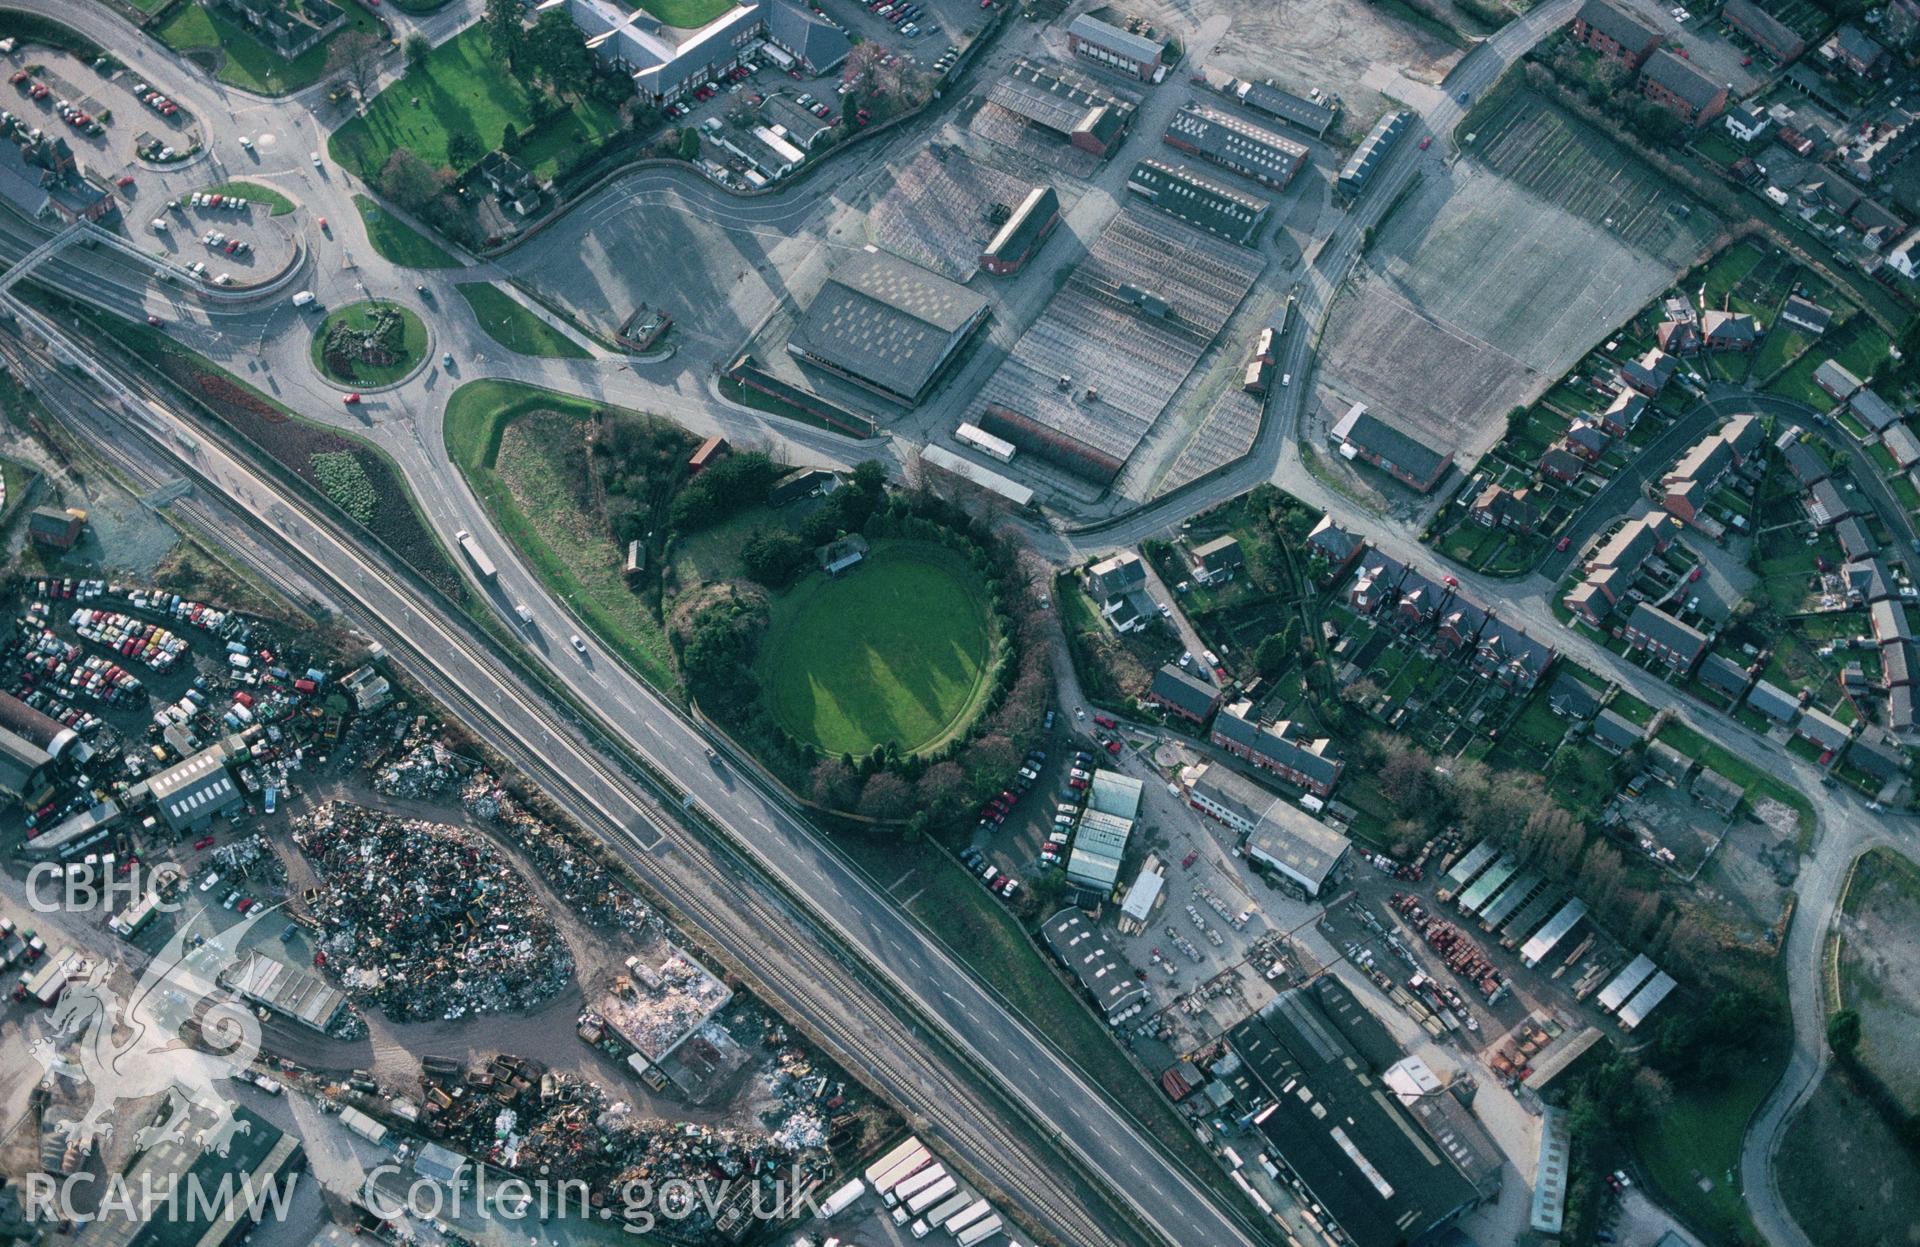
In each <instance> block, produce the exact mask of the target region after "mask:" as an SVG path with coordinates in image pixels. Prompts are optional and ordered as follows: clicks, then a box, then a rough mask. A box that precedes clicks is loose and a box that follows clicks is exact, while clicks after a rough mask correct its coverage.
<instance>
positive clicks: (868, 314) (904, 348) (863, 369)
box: [787, 249, 987, 407]
mask: <svg viewBox="0 0 1920 1247" xmlns="http://www.w3.org/2000/svg"><path fill="white" fill-rule="evenodd" d="M986 319H987V301H986V299H985V298H983V297H982V296H980V295H977V294H974V293H973V292H972V291H970V290H968V289H967V288H966V287H964V286H960V285H956V284H955V283H953V282H950V281H948V280H947V279H946V278H944V277H941V276H939V275H937V274H935V273H930V272H928V271H927V270H925V269H923V268H921V267H919V266H918V265H915V264H910V263H908V262H907V261H905V260H902V259H900V258H898V257H897V256H892V255H888V254H887V253H886V252H884V251H880V250H877V249H868V250H865V251H861V252H859V253H857V254H856V255H854V256H853V257H852V258H851V259H848V260H846V261H843V262H842V263H841V265H840V266H839V267H838V268H836V269H835V270H834V271H833V276H832V277H831V278H830V279H829V280H828V282H827V284H826V286H825V287H824V288H822V289H821V291H820V293H819V294H817V295H815V296H814V299H813V303H812V305H811V306H810V307H808V309H807V314H806V317H805V318H804V319H803V320H802V321H801V322H800V325H799V327H798V328H797V329H796V330H795V331H794V333H793V337H792V338H791V339H790V340H789V341H788V343H787V350H788V351H789V352H791V353H792V354H793V356H794V357H795V358H797V359H799V360H801V361H802V362H803V363H807V364H812V365H813V366H815V367H817V368H821V369H824V370H825V371H827V372H830V373H832V374H833V375H835V376H837V377H840V378H842V379H843V380H847V381H851V382H853V383H854V384H855V385H858V386H861V387H863V388H865V389H868V390H871V391H873V392H874V393H876V394H879V395H881V396H882V397H884V398H888V399H891V400H892V401H894V402H896V403H900V404H902V405H903V406H907V407H911V406H914V405H915V404H917V403H918V402H919V401H920V400H921V399H922V398H924V397H926V394H927V391H928V390H929V389H930V388H932V386H933V383H934V379H935V378H936V377H938V376H939V375H940V372H941V370H942V369H943V368H945V367H946V366H947V364H948V363H949V362H951V361H952V360H953V358H954V356H955V355H956V354H958V353H959V351H960V348H961V347H962V346H964V345H965V344H966V341H967V339H968V338H970V337H971V336H972V335H973V333H974V331H975V330H977V329H979V328H980V326H981V325H983V324H985V323H986Z"/></svg>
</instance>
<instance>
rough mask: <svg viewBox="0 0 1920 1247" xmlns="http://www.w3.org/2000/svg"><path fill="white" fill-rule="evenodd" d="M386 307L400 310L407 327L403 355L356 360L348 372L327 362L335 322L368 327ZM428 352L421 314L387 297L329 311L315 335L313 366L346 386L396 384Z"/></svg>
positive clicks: (402, 343)
mask: <svg viewBox="0 0 1920 1247" xmlns="http://www.w3.org/2000/svg"><path fill="white" fill-rule="evenodd" d="M382 308H396V309H398V310H399V312H400V322H401V325H402V326H403V329H402V332H401V339H400V351H399V358H398V359H396V360H394V362H393V363H391V364H378V365H376V364H367V363H361V362H358V361H355V362H354V363H352V364H351V365H350V366H349V368H348V370H347V371H346V372H344V373H341V372H335V371H334V370H333V369H332V368H330V367H329V366H328V365H327V362H326V358H325V355H326V352H325V350H324V348H325V345H326V341H327V334H328V333H329V332H331V331H332V329H333V326H335V325H347V326H350V327H352V328H353V329H356V330H364V329H367V328H369V327H371V326H372V324H373V315H374V313H375V312H376V311H377V310H379V309H382ZM426 353H427V327H426V326H425V325H424V324H422V323H421V321H420V317H419V316H418V315H417V314H415V313H414V311H413V309H411V308H407V307H402V306H401V305H400V304H398V303H390V302H388V301H386V300H384V299H366V300H363V301H362V302H359V303H349V304H347V305H346V306H345V307H338V308H335V309H334V310H333V311H331V312H328V313H327V318H326V319H325V320H323V321H321V322H320V327H319V328H318V329H316V330H314V334H313V366H314V367H315V368H318V369H319V370H320V372H321V374H322V375H323V376H327V377H331V378H332V379H333V380H335V381H338V382H340V383H341V384H342V385H366V386H374V385H392V384H393V383H394V382H395V381H398V380H400V379H402V378H403V377H405V376H406V375H407V374H408V373H410V372H412V371H413V370H414V367H415V366H416V365H418V364H419V362H420V360H421V358H422V357H423V356H425V355H426Z"/></svg>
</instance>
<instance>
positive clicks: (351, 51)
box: [327, 30, 380, 109]
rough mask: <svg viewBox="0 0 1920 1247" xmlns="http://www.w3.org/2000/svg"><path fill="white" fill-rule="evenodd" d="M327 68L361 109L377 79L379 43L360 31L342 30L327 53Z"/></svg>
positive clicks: (364, 105) (365, 104)
mask: <svg viewBox="0 0 1920 1247" xmlns="http://www.w3.org/2000/svg"><path fill="white" fill-rule="evenodd" d="M327 69H328V71H329V72H331V73H337V74H339V75H340V78H341V80H342V81H343V82H345V83H346V84H347V85H348V86H350V87H352V88H353V94H354V96H355V98H356V99H357V100H358V101H359V107H360V108H362V109H364V108H365V107H366V106H367V97H368V96H369V95H370V94H371V93H372V91H373V84H374V80H375V79H377V78H378V77H379V76H380V40H379V39H378V38H376V37H375V36H373V35H371V34H368V33H367V32H366V31H363V30H349V31H346V32H345V33H343V34H341V35H339V36H338V37H337V38H335V39H334V41H333V46H332V47H331V48H329V49H328V50H327Z"/></svg>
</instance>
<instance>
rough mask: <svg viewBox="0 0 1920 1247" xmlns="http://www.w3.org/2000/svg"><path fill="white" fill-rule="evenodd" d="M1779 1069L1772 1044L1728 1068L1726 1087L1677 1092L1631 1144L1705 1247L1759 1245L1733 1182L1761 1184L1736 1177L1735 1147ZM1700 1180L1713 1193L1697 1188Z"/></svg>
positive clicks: (1779, 1047) (1781, 1055)
mask: <svg viewBox="0 0 1920 1247" xmlns="http://www.w3.org/2000/svg"><path fill="white" fill-rule="evenodd" d="M1785 1065H1786V1051H1785V1044H1784V1043H1776V1044H1773V1045H1771V1046H1770V1047H1769V1048H1768V1049H1767V1050H1766V1051H1765V1052H1764V1053H1759V1054H1756V1055H1754V1056H1752V1057H1748V1058H1745V1059H1742V1060H1741V1061H1738V1062H1734V1063H1732V1067H1731V1069H1730V1070H1729V1072H1728V1081H1727V1082H1726V1083H1724V1084H1722V1085H1720V1086H1718V1087H1707V1088H1698V1087H1688V1086H1676V1087H1675V1088H1674V1095H1673V1106H1672V1107H1671V1108H1670V1109H1668V1110H1666V1111H1664V1112H1662V1113H1661V1114H1660V1116H1659V1119H1658V1120H1657V1121H1656V1122H1654V1123H1653V1125H1652V1127H1651V1128H1650V1129H1648V1130H1646V1131H1645V1132H1644V1133H1642V1135H1641V1136H1640V1137H1639V1138H1637V1139H1635V1140H1634V1150H1635V1151H1637V1152H1638V1153H1639V1155H1640V1161H1641V1163H1642V1164H1643V1165H1645V1166H1646V1169H1647V1176H1648V1177H1649V1178H1651V1179H1652V1181H1653V1185H1654V1187H1655V1188H1656V1189H1657V1190H1658V1193H1659V1195H1660V1196H1661V1198H1662V1202H1664V1203H1666V1204H1668V1205H1669V1206H1670V1207H1672V1208H1673V1209H1674V1211H1676V1212H1678V1213H1679V1214H1680V1217H1681V1219H1682V1220H1683V1221H1685V1222H1686V1224H1687V1225H1689V1226H1692V1227H1694V1228H1695V1229H1697V1230H1700V1231H1704V1232H1707V1233H1708V1241H1717V1242H1727V1241H1736V1240H1740V1239H1742V1238H1744V1241H1750V1242H1751V1241H1757V1237H1756V1236H1755V1235H1754V1233H1753V1229H1752V1222H1751V1221H1750V1220H1749V1218H1748V1215H1747V1208H1746V1201H1745V1200H1743V1199H1742V1198H1741V1196H1740V1186H1741V1183H1740V1181H1739V1178H1740V1177H1744V1178H1745V1180H1746V1181H1749V1182H1755V1181H1760V1180H1761V1178H1760V1175H1757V1174H1745V1175H1737V1172H1736V1171H1737V1170H1738V1168H1739V1164H1740V1143H1741V1141H1742V1140H1743V1139H1744V1138H1746V1134H1747V1124H1748V1122H1749V1121H1750V1120H1751V1119H1752V1117H1753V1114H1754V1112H1755V1110H1757V1109H1758V1108H1759V1107H1760V1104H1761V1102H1762V1101H1763V1100H1765V1099H1766V1097H1767V1093H1768V1092H1769V1091H1771V1090H1773V1084H1774V1083H1776V1082H1778V1081H1779V1080H1780V1073H1781V1070H1782V1069H1783V1068H1784V1067H1785ZM1702 1179H1705V1180H1706V1181H1707V1182H1709V1183H1711V1184H1712V1189H1711V1190H1706V1191H1703V1190H1701V1189H1700V1183H1701V1180H1702Z"/></svg>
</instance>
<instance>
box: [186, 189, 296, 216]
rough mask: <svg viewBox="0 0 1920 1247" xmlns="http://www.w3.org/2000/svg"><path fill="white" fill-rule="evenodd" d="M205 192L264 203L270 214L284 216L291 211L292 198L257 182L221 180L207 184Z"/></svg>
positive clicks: (251, 202) (253, 202) (252, 202)
mask: <svg viewBox="0 0 1920 1247" xmlns="http://www.w3.org/2000/svg"><path fill="white" fill-rule="evenodd" d="M206 193H207V194H209V195H232V196H234V197H235V198H238V199H244V200H246V201H247V202H248V203H250V204H265V205H266V206H267V208H268V210H269V211H268V215H270V216H285V215H287V213H289V212H292V211H293V200H291V199H288V198H287V197H286V196H285V195H282V194H281V193H280V192H279V191H277V190H275V189H273V187H271V186H262V185H260V183H258V182H222V183H220V185H218V186H209V187H208V188H207V192H206Z"/></svg>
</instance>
